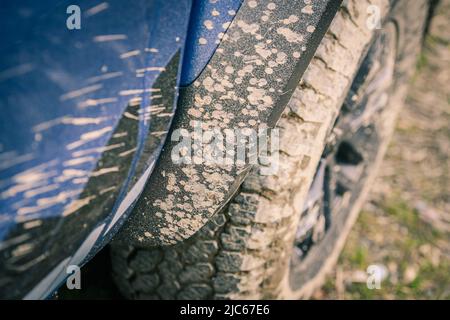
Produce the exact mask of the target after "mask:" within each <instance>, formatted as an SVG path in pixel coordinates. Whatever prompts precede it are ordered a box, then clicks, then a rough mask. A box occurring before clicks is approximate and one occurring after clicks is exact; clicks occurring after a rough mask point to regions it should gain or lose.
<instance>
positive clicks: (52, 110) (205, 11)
mask: <svg viewBox="0 0 450 320" xmlns="http://www.w3.org/2000/svg"><path fill="white" fill-rule="evenodd" d="M241 2H242V0H230V1H207V0H199V1H192V0H135V1H125V0H110V1H88V0H79V1H76V2H75V3H74V2H73V1H68V0H62V1H57V2H55V1H49V0H44V1H32V0H22V1H3V2H2V4H1V8H0V17H1V22H0V26H1V28H0V33H1V39H2V45H1V47H0V57H1V60H0V111H1V115H0V297H2V298H24V297H25V298H45V297H47V296H48V295H50V294H51V293H52V292H53V291H54V290H55V288H56V287H57V286H58V284H60V283H61V282H62V281H63V280H64V279H65V278H66V276H67V273H66V267H67V266H68V265H77V266H81V265H82V264H84V263H85V262H87V261H88V260H89V259H90V258H91V257H92V256H93V255H95V253H96V252H97V251H98V250H99V249H100V248H102V247H103V246H104V245H105V244H106V243H108V242H109V241H110V240H111V238H112V236H113V235H114V234H115V232H116V231H117V230H118V229H119V227H120V226H121V224H122V223H123V221H125V220H126V218H127V216H128V214H129V212H130V210H131V209H132V208H133V204H134V203H135V202H136V200H137V199H138V197H139V195H140V193H141V191H142V189H143V187H144V185H145V183H146V181H147V179H148V177H149V176H150V174H151V172H152V170H153V167H154V164H155V161H156V159H157V158H158V156H159V154H160V152H161V148H162V146H163V143H164V141H165V139H166V135H167V132H168V130H169V127H170V124H171V121H172V119H173V116H174V114H175V110H176V105H177V95H178V87H179V86H184V85H188V84H190V83H192V81H193V80H195V78H196V77H197V76H198V74H199V73H200V72H201V70H202V69H203V68H204V66H205V65H206V64H207V62H208V60H209V59H210V57H211V55H212V54H213V53H214V50H215V49H216V48H217V45H218V44H219V43H220V38H221V34H222V33H223V32H225V30H226V28H227V26H228V22H230V20H232V19H233V16H234V13H235V12H236V11H237V10H238V9H239V6H240V4H241ZM71 5H76V6H77V7H75V8H74V7H71ZM78 8H79V9H80V10H79V13H80V16H79V17H77V16H76V15H77V9H78ZM74 14H75V16H74ZM77 18H78V19H79V25H78V26H76V25H75V27H74V24H73V22H74V21H76V20H73V19H77ZM209 23H213V24H214V25H220V26H221V28H219V29H218V28H209V27H208V24H209ZM205 26H206V27H205ZM199 43H200V44H201V43H204V44H205V45H202V46H199V45H198V44H199Z"/></svg>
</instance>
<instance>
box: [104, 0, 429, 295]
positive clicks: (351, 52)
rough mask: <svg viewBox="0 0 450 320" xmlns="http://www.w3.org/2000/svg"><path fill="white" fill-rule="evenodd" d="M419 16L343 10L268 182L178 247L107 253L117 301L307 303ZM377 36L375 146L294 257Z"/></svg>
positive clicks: (362, 190) (382, 8) (402, 73)
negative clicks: (381, 60)
mask: <svg viewBox="0 0 450 320" xmlns="http://www.w3.org/2000/svg"><path fill="white" fill-rule="evenodd" d="M369 5H375V6H376V7H372V8H377V10H379V13H380V16H381V17H382V22H381V25H380V26H381V29H380V30H377V29H375V30H370V29H369V28H368V27H367V18H368V16H367V12H368V8H369ZM427 13H428V1H425V0H423V1H421V0H414V1H408V0H399V1H388V0H371V1H360V0H352V1H344V5H343V6H342V7H341V9H340V11H339V12H338V14H337V16H336V17H335V19H334V21H333V23H332V25H331V27H330V29H329V31H328V32H327V34H326V36H325V38H324V39H323V41H322V43H321V45H320V47H319V49H318V51H317V53H316V56H315V58H314V59H313V60H312V62H311V64H310V66H309V67H308V70H307V71H306V73H305V74H304V76H303V79H302V81H301V82H300V83H299V85H298V88H297V90H296V91H295V93H294V94H293V97H292V98H291V100H290V102H289V104H288V106H287V108H286V110H285V112H284V114H283V116H282V118H281V119H280V121H279V123H278V127H279V128H280V150H281V154H280V170H279V171H278V174H277V175H273V176H262V175H259V173H258V168H255V169H254V170H253V172H252V173H251V174H250V175H249V176H248V178H247V179H246V180H245V182H244V183H243V185H242V186H241V188H240V191H239V192H238V194H237V195H236V196H235V197H234V199H233V200H232V201H231V202H230V203H229V205H228V206H227V207H226V209H225V210H224V211H223V212H220V213H218V214H216V215H215V216H214V217H213V218H212V219H211V221H210V222H209V223H208V224H207V225H206V226H205V227H203V228H202V229H201V230H200V231H199V232H198V233H197V234H195V235H194V236H193V237H192V238H190V239H188V240H186V241H185V242H183V243H180V244H178V245H175V246H172V247H161V248H153V249H142V248H137V247H130V246H123V245H119V244H113V245H112V248H111V256H112V262H113V276H114V279H115V281H116V283H117V285H118V287H119V288H120V290H121V292H122V293H123V295H124V296H125V297H127V298H131V299H136V298H141V299H146V298H149V299H207V298H209V299H211V298H226V299H238V298H242V299H271V298H282V299H297V298H307V297H309V296H310V295H311V294H312V293H313V291H314V290H315V289H316V288H317V287H318V286H320V285H321V284H322V282H323V280H324V277H325V275H326V274H327V272H329V271H330V269H331V268H332V267H333V265H334V264H335V263H336V260H337V258H338V255H339V253H340V251H341V249H342V247H343V245H344V242H345V239H346V237H347V235H348V232H349V231H350V229H351V226H352V225H353V223H354V222H355V220H356V218H357V215H358V212H359V210H360V208H361V205H362V203H363V201H364V198H365V196H366V194H367V192H368V190H369V187H370V185H371V184H372V180H373V178H374V176H375V173H376V170H377V167H378V166H379V165H380V163H381V159H382V157H383V155H384V152H385V150H386V146H387V143H388V141H389V137H390V136H391V134H392V131H393V128H394V124H395V119H396V116H397V114H398V112H399V110H400V107H401V105H402V103H403V100H404V97H405V93H406V89H407V84H408V80H409V78H410V76H411V74H412V72H414V69H415V62H416V58H417V55H418V53H419V51H420V46H421V39H422V35H423V29H424V24H425V21H426V17H427ZM387 29H391V30H394V33H395V54H394V64H393V70H392V81H391V82H390V85H389V87H388V88H385V92H388V93H389V94H388V99H387V101H386V103H385V104H386V106H385V107H384V108H383V109H382V110H381V111H379V112H377V116H376V119H375V120H373V121H374V123H375V124H374V125H375V126H376V127H377V132H378V143H377V144H376V146H377V147H376V149H375V150H373V151H374V152H372V157H371V161H370V166H368V167H367V170H365V171H364V175H363V176H362V177H361V178H360V179H359V180H358V188H357V189H358V192H353V193H352V196H351V197H349V199H347V202H348V206H347V207H346V209H345V210H344V209H342V210H340V211H342V212H339V213H334V212H333V213H332V215H333V217H334V215H336V217H334V218H333V223H331V226H328V227H327V229H326V232H325V233H324V234H323V235H322V236H321V238H320V241H317V243H314V245H312V246H311V247H310V248H308V251H307V255H306V254H305V255H304V256H301V255H299V254H298V251H299V247H298V243H299V239H298V233H299V230H302V228H303V229H304V228H305V225H306V224H307V223H308V219H307V218H306V217H305V215H304V208H305V206H306V202H307V199H309V198H308V195H309V193H310V191H311V185H312V184H313V181H315V179H316V177H317V175H318V173H317V172H318V168H319V167H320V163H321V161H322V159H324V150H326V146H327V145H328V144H329V142H330V139H331V137H333V133H334V128H335V127H336V123H337V120H336V119H338V116H340V114H341V113H342V106H343V105H345V102H346V100H347V99H348V98H349V92H351V90H352V88H353V85H354V83H355V81H356V80H357V79H356V78H357V77H358V74H359V71H360V69H361V64H362V63H363V62H364V59H365V57H366V55H367V54H368V52H370V48H371V46H373V44H374V43H375V42H376V41H377V37H379V36H380V34H382V33H383V30H387ZM350 98H351V96H350ZM319 221H320V219H319V218H318V219H317V221H316V224H318V223H319ZM314 230H315V229H312V234H314ZM314 236H315V234H314Z"/></svg>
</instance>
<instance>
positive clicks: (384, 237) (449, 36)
mask: <svg viewBox="0 0 450 320" xmlns="http://www.w3.org/2000/svg"><path fill="white" fill-rule="evenodd" d="M449 22H450V1H449V0H442V1H441V2H440V3H439V5H438V6H437V8H436V11H435V17H434V18H433V20H432V23H431V26H430V29H429V34H428V36H427V38H426V39H425V43H424V49H423V52H422V54H421V57H420V59H419V61H418V64H417V72H416V75H415V77H414V79H413V80H412V84H411V87H410V91H409V92H410V93H409V97H408V99H407V102H406V105H405V108H404V109H403V110H402V112H401V114H400V116H399V119H398V124H397V129H396V133H395V135H394V137H393V140H392V143H391V146H390V148H389V151H388V154H387V156H386V158H385V161H384V164H383V165H382V167H381V170H380V172H379V177H378V179H377V182H376V184H375V185H374V187H373V188H372V193H371V198H370V200H369V201H368V202H367V204H366V206H365V208H364V210H363V211H362V212H361V214H360V217H359V220H358V222H357V223H356V225H355V226H354V228H353V230H352V232H351V234H350V236H349V238H348V240H347V244H346V246H345V249H344V251H343V252H342V254H341V256H340V259H339V263H338V265H337V267H336V268H335V269H334V270H335V271H334V272H333V274H331V275H330V276H329V278H328V280H327V282H326V284H325V286H324V287H323V288H322V289H320V290H318V291H317V292H316V293H315V295H314V298H315V299H450V161H449V160H450V157H449V155H450V32H449ZM369 265H378V266H380V267H381V268H382V270H384V272H383V273H384V280H383V282H382V283H381V289H380V290H369V289H368V288H367V285H366V280H367V273H366V268H367V266H369Z"/></svg>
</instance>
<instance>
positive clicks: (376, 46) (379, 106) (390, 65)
mask: <svg viewBox="0 0 450 320" xmlns="http://www.w3.org/2000/svg"><path fill="white" fill-rule="evenodd" d="M396 43H397V34H396V28H395V26H394V24H393V23H389V24H388V25H387V26H386V27H385V28H384V29H383V30H382V31H381V32H380V33H379V34H378V35H377V36H376V38H375V40H374V41H373V43H372V45H371V46H370V48H369V50H368V52H367V55H366V56H365V58H364V59H363V62H362V63H361V65H360V68H359V70H358V72H357V74H356V76H355V78H354V80H353V83H352V86H351V88H350V90H349V92H348V94H347V97H346V99H345V101H344V104H343V106H342V108H341V112H340V114H339V116H338V118H337V120H336V122H335V125H334V128H333V131H332V133H331V134H330V136H329V138H328V139H327V143H326V146H325V150H324V153H323V155H322V158H321V160H320V162H319V165H318V168H317V171H316V174H315V176H314V179H313V182H312V184H311V188H310V191H309V194H308V196H307V200H306V201H305V206H304V210H303V212H302V213H301V218H300V223H299V228H298V229H297V232H296V237H295V243H294V252H293V255H292V259H291V268H290V269H291V273H290V282H291V286H292V287H293V289H297V288H300V287H302V286H303V285H304V284H305V283H306V282H307V281H309V280H310V279H312V278H314V276H316V275H317V274H318V273H319V272H320V269H321V266H320V264H321V261H323V260H324V259H325V258H326V257H327V255H329V254H331V251H332V249H333V244H334V243H333V240H335V239H336V236H337V235H338V234H339V231H340V229H342V227H343V225H344V224H345V221H346V218H348V216H349V213H350V211H351V209H352V207H353V205H354V204H355V202H356V200H357V199H358V198H359V196H360V192H361V190H362V189H363V188H362V186H363V185H364V184H365V182H366V180H367V176H368V173H369V172H370V169H371V166H372V165H373V163H374V162H375V159H376V156H377V154H378V150H379V147H380V145H381V143H382V140H383V138H382V134H380V132H379V131H378V126H377V125H376V120H377V118H378V116H379V115H380V114H381V113H382V112H383V111H385V109H386V107H387V106H388V97H389V90H390V88H391V87H392V86H391V85H392V83H393V78H394V77H393V76H394V69H395V67H394V66H395V61H396Z"/></svg>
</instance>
